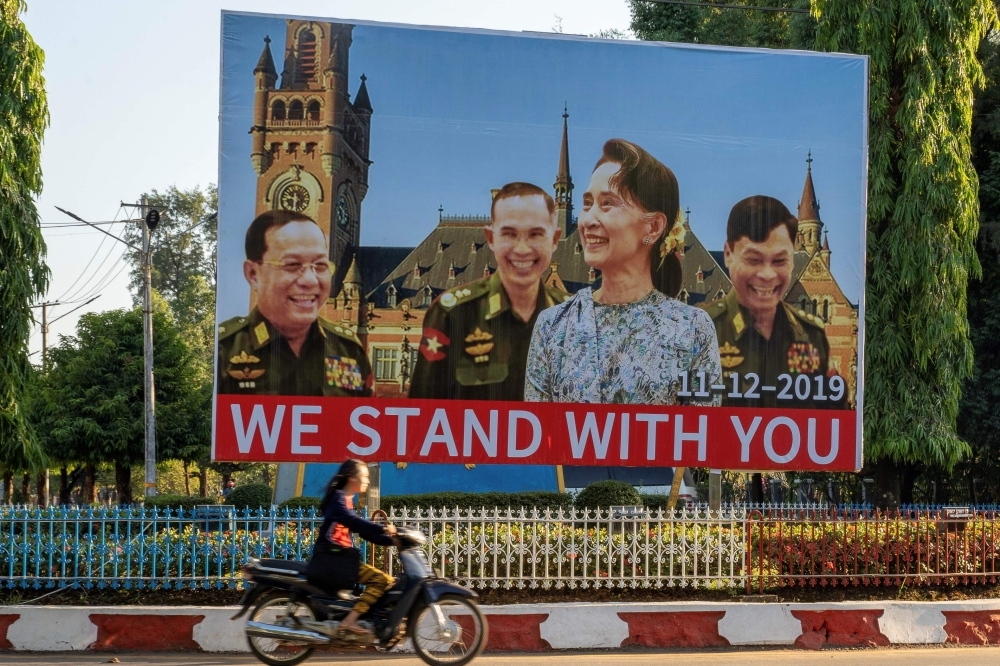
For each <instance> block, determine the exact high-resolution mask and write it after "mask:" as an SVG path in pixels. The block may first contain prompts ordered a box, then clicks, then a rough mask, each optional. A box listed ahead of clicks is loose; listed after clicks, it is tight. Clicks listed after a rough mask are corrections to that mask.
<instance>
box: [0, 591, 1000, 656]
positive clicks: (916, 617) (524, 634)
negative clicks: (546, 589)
mask: <svg viewBox="0 0 1000 666" xmlns="http://www.w3.org/2000/svg"><path fill="white" fill-rule="evenodd" d="M483 610H484V612H485V613H486V615H487V617H488V619H489V623H490V642H489V645H488V646H487V649H488V650H490V651H496V652H545V651H550V650H575V649H617V648H625V647H642V648H689V649H690V648H710V647H724V646H740V645H775V646H794V647H797V648H803V649H810V650H818V649H821V648H824V647H852V648H857V647H876V646H887V645H914V644H916V645H929V644H940V643H953V644H963V645H993V644H1000V600H980V601H962V602H841V603H828V604H786V603H740V602H731V603H728V602H727V603H707V602H705V603H675V602H670V603H634V604H631V603H594V604H591V603H567V604H518V605H511V606H485V607H483ZM235 612H236V608H234V607H208V606H141V607H139V606H101V607H98V606H91V607H86V606H83V607H81V606H0V650H24V651H39V652H41V651H67V650H103V651H114V650H143V651H146V650H162V651H178V650H192V651H202V652H246V651H247V644H246V639H245V638H244V636H243V625H244V621H242V620H241V621H237V622H233V621H230V619H229V618H230V617H231V616H232V615H233V614H234V613H235ZM401 647H402V649H403V650H406V649H407V647H408V646H407V644H406V643H403V644H402V646H401Z"/></svg>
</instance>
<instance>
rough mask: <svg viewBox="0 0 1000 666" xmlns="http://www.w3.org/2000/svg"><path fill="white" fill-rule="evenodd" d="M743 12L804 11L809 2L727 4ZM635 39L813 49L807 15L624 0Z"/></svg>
mask: <svg viewBox="0 0 1000 666" xmlns="http://www.w3.org/2000/svg"><path fill="white" fill-rule="evenodd" d="M725 4H730V5H731V4H738V5H743V6H745V7H789V8H794V9H808V8H809V0H728V1H727V2H726V3H725ZM629 5H630V9H631V13H632V24H631V28H632V32H633V33H635V35H636V36H637V37H638V38H639V39H645V40H651V41H665V42H687V43H692V44H718V45H724V46H757V47H767V48H812V44H813V40H814V34H813V32H814V29H815V20H814V19H813V18H812V16H811V15H810V14H808V13H798V12H795V13H793V12H772V11H762V10H753V9H748V10H742V9H727V8H719V7H711V6H707V5H703V6H697V5H680V4H664V3H658V2H649V1H647V0H629Z"/></svg>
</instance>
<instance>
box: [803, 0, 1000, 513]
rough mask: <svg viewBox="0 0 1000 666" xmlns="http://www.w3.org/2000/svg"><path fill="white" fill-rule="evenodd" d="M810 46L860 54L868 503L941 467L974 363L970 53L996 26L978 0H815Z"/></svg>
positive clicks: (973, 68)
mask: <svg viewBox="0 0 1000 666" xmlns="http://www.w3.org/2000/svg"><path fill="white" fill-rule="evenodd" d="M814 10H815V12H816V14H817V16H818V25H817V28H816V30H817V33H816V34H817V46H818V47H820V48H822V49H824V50H829V51H847V52H853V53H863V54H867V55H868V56H869V57H870V65H869V67H870V70H869V72H870V73H869V76H870V79H869V136H870V140H869V177H868V197H869V199H868V285H867V306H868V312H867V315H866V321H865V324H866V327H867V331H866V338H867V345H866V361H865V362H866V373H865V374H866V379H865V414H864V419H865V421H864V423H865V433H864V435H865V449H866V455H867V457H868V459H869V460H870V461H873V462H874V470H875V474H876V486H877V489H878V490H877V493H878V494H879V495H880V496H879V498H878V500H879V501H880V502H881V503H886V504H892V503H895V502H898V501H899V499H900V496H901V491H902V489H901V487H900V483H901V480H902V477H903V474H902V473H901V472H902V467H903V466H905V465H907V464H914V463H924V464H932V465H937V466H940V467H944V468H946V469H947V468H950V467H952V466H953V465H954V464H955V463H956V462H958V461H959V460H960V459H961V458H962V457H963V456H964V455H967V454H968V453H969V447H968V445H967V444H966V443H965V442H963V441H962V440H961V439H960V438H959V436H958V434H957V433H956V417H957V415H958V406H959V398H960V394H961V386H962V381H963V380H964V379H965V378H966V377H968V376H969V375H970V374H971V372H972V361H973V356H972V351H973V350H972V345H971V344H970V341H969V326H968V321H967V319H966V285H967V283H968V280H969V277H970V276H975V275H977V274H978V272H979V262H978V261H977V258H976V246H975V244H976V234H977V232H978V228H979V203H978V200H977V188H978V179H977V175H976V171H975V169H974V167H973V164H972V160H971V145H970V136H971V123H972V100H973V93H974V91H975V90H976V88H977V87H979V86H981V85H982V83H983V74H982V70H981V68H980V64H979V61H978V59H977V57H976V52H977V49H978V47H979V44H980V40H981V39H982V38H983V37H984V36H985V34H986V31H987V30H988V29H990V28H992V27H993V26H995V25H996V12H995V9H994V6H993V5H992V3H991V2H989V1H988V0H923V1H918V0H892V1H891V2H890V1H888V0H886V1H884V2H857V1H856V0H815V2H814Z"/></svg>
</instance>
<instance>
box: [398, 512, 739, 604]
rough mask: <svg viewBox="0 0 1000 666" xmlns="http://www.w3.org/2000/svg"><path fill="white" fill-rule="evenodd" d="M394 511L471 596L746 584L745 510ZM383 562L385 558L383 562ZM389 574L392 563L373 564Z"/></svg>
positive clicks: (433, 562)
mask: <svg viewBox="0 0 1000 666" xmlns="http://www.w3.org/2000/svg"><path fill="white" fill-rule="evenodd" d="M629 509H631V507H628V508H625V510H614V509H612V510H604V511H597V510H590V511H588V510H584V509H572V508H563V509H545V510H539V509H480V510H465V509H416V510H407V509H401V510H396V509H394V510H393V511H392V512H390V513H389V516H388V519H389V521H390V522H392V523H394V524H397V525H402V524H409V525H415V526H417V527H419V528H420V529H421V530H423V531H424V533H426V534H427V535H428V544H427V550H428V555H429V557H430V559H431V565H432V566H433V567H435V568H436V569H438V570H439V571H440V572H441V573H442V574H443V575H445V576H449V577H454V578H457V579H459V580H460V581H462V582H463V583H464V584H466V585H468V586H470V587H473V588H478V589H487V588H494V589H495V588H504V589H510V588H518V589H525V588H527V589H539V588H540V589H550V588H557V589H558V588H564V587H566V588H571V589H572V588H602V587H605V588H626V587H627V588H639V587H642V588H663V587H675V586H676V587H700V588H712V589H721V588H730V587H744V586H745V585H746V577H745V576H746V574H745V571H744V567H745V561H746V534H745V529H744V522H745V518H746V512H745V510H744V509H743V508H741V507H729V508H724V509H723V510H722V511H720V512H710V511H708V510H707V509H706V508H704V507H688V508H684V509H680V510H677V511H674V512H665V511H662V510H655V511H649V510H640V511H638V512H635V511H630V510H629ZM383 557H384V556H383ZM379 564H382V565H384V566H386V567H387V570H388V572H389V573H390V574H391V573H393V570H394V569H395V570H396V571H398V567H399V563H398V562H397V561H395V558H390V561H389V562H379Z"/></svg>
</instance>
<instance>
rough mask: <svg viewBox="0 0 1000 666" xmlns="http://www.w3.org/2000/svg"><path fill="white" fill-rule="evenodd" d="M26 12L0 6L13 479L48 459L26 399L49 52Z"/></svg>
mask: <svg viewBox="0 0 1000 666" xmlns="http://www.w3.org/2000/svg"><path fill="white" fill-rule="evenodd" d="M25 9H26V6H25V4H24V2H23V1H22V0H0V156H2V157H0V311H2V312H3V316H2V320H0V467H4V468H5V470H4V471H5V472H7V473H9V472H11V471H16V470H15V468H23V467H25V466H27V467H32V468H36V467H38V466H40V465H41V464H42V461H43V458H42V456H41V452H40V449H39V447H38V446H37V445H36V444H35V443H34V441H33V437H32V434H31V430H30V428H29V427H28V422H27V418H26V417H25V413H24V406H23V405H22V404H21V400H22V396H23V395H24V391H25V387H26V385H27V383H28V381H29V372H30V367H31V366H30V363H29V362H28V336H29V335H30V333H31V324H32V322H33V317H32V312H31V304H32V303H33V302H34V301H36V300H38V299H40V298H42V297H43V296H44V295H45V292H46V291H47V289H48V281H49V269H48V267H47V266H46V265H45V241H44V240H43V239H42V232H41V228H40V227H39V217H38V210H37V209H36V208H35V201H34V197H35V196H36V195H38V193H39V192H41V190H42V166H41V151H42V136H43V134H44V132H45V128H46V127H47V126H48V123H49V111H48V104H47V102H46V97H45V79H44V78H43V77H42V65H43V63H44V54H43V53H42V49H40V48H39V47H38V45H37V44H35V42H34V40H33V39H32V38H31V35H30V34H29V33H28V30H27V28H26V27H25V25H24V23H23V22H22V21H21V19H20V13H21V12H23V11H25ZM5 476H6V474H5Z"/></svg>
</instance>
